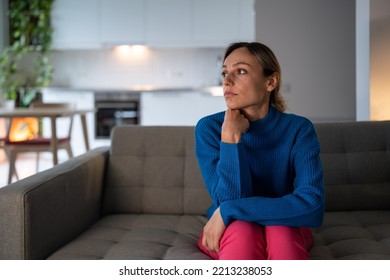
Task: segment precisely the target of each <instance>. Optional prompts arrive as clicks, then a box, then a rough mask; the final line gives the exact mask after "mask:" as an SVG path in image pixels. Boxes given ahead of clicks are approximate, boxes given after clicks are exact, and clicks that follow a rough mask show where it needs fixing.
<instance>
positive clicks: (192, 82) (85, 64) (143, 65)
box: [52, 47, 224, 88]
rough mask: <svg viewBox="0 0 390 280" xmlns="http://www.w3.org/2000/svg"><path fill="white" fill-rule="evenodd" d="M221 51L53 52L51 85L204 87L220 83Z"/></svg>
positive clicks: (106, 50)
mask: <svg viewBox="0 0 390 280" xmlns="http://www.w3.org/2000/svg"><path fill="white" fill-rule="evenodd" d="M223 52H224V50H223V49H219V48H214V49H213V48H210V49H201V48H199V49H197V48H194V49H192V48H188V49H184V48H183V49H182V48H177V49H150V48H140V47H135V48H134V47H133V48H129V47H122V48H107V49H99V50H66V51H55V52H54V53H53V55H52V64H53V66H54V68H55V73H54V78H53V82H52V86H61V87H63V86H65V87H76V88H125V87H131V86H157V87H204V86H214V85H217V84H218V83H219V80H220V79H219V75H220V67H221V65H220V64H221V56H222V55H223Z"/></svg>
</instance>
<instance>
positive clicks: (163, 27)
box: [146, 0, 192, 46]
mask: <svg viewBox="0 0 390 280" xmlns="http://www.w3.org/2000/svg"><path fill="white" fill-rule="evenodd" d="M146 3H147V8H146V10H147V17H146V42H147V44H148V45H152V46H156V45H157V46H175V45H185V44H189V43H190V42H191V26H192V22H191V19H192V17H191V4H192V0H147V1H146Z"/></svg>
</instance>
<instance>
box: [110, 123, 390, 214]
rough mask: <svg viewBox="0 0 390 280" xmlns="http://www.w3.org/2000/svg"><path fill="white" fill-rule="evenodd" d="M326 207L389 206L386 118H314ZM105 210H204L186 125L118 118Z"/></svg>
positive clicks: (202, 188) (203, 193)
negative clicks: (143, 123) (318, 120)
mask: <svg viewBox="0 0 390 280" xmlns="http://www.w3.org/2000/svg"><path fill="white" fill-rule="evenodd" d="M314 127H315V129H316V132H317V135H318V138H319V142H320V146H321V160H322V165H323V169H324V181H325V192H326V210H327V211H339V210H369V209H375V210H378V209H390V122H389V121H378V122H340V123H337V122H335V123H315V124H314ZM111 138H112V142H111V151H110V158H109V164H108V170H107V176H106V179H107V181H106V187H105V194H104V203H103V212H104V213H106V214H107V213H145V214H147V213H150V214H205V212H206V209H207V208H208V206H210V205H211V200H210V198H209V195H208V193H207V191H206V187H205V185H204V182H203V180H202V176H201V173H200V169H199V166H198V163H197V160H196V157H195V153H194V128H193V127H178V126H173V127H166V126H165V127H163V126H156V127H152V126H143V127H142V126H120V127H116V128H115V129H114V130H113V132H112V135H111Z"/></svg>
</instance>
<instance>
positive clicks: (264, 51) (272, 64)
mask: <svg viewBox="0 0 390 280" xmlns="http://www.w3.org/2000/svg"><path fill="white" fill-rule="evenodd" d="M239 48H246V49H247V50H248V51H249V52H250V53H251V54H252V55H254V56H255V57H256V59H257V60H258V61H259V63H260V65H261V66H262V67H263V74H264V76H265V77H269V76H271V75H272V74H274V73H276V74H277V76H278V83H277V85H276V87H275V89H274V90H273V91H272V92H271V96H270V104H271V105H272V106H274V107H275V108H276V109H278V110H279V111H281V112H284V111H285V110H286V103H285V101H284V99H283V97H282V95H281V93H280V92H279V90H280V85H281V82H282V72H281V69H280V65H279V62H278V60H277V58H276V56H275V54H274V53H273V51H272V50H271V49H270V48H269V47H267V46H266V45H264V44H261V43H258V42H239V43H233V44H231V45H229V46H228V47H227V49H226V51H225V56H224V59H223V60H224V61H225V59H226V58H227V57H228V56H229V55H230V54H231V53H232V52H233V51H234V50H236V49H239Z"/></svg>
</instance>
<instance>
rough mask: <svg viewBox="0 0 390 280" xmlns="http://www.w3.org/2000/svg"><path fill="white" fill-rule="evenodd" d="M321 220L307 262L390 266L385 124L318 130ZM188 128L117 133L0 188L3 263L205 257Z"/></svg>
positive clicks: (389, 126) (389, 133)
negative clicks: (103, 144) (388, 262)
mask: <svg viewBox="0 0 390 280" xmlns="http://www.w3.org/2000/svg"><path fill="white" fill-rule="evenodd" d="M315 129H316V131H317V134H318V137H319V141H320V145H321V159H322V162H323V168H324V179H325V191H326V213H325V219H324V223H323V225H322V226H321V227H319V228H315V229H312V231H313V237H314V243H313V247H312V249H311V251H310V255H311V258H312V259H390V122H350V123H321V124H320V123H319V124H315ZM193 136H194V135H193V127H137V126H124V127H117V128H116V129H115V130H114V132H113V134H112V144H111V147H110V150H109V151H108V150H107V149H105V148H99V149H95V150H93V151H90V152H88V153H86V154H85V155H82V156H79V157H77V158H74V159H72V160H69V161H68V162H65V163H63V164H60V165H57V166H55V167H53V168H51V169H49V170H47V171H44V172H41V173H38V174H36V175H34V176H32V177H30V178H27V179H24V180H20V181H18V182H15V183H13V184H11V185H9V186H7V187H4V188H1V189H0V225H1V226H0V259H43V258H49V259H208V257H207V256H205V255H204V254H202V253H201V252H199V250H198V249H197V246H196V244H197V240H198V236H199V234H200V232H201V229H202V227H203V226H204V224H205V222H206V218H205V216H204V214H205V211H206V208H207V207H208V206H209V204H210V199H209V197H208V195H207V192H206V189H205V187H204V184H203V181H202V178H201V174H200V171H199V168H198V165H197V162H196V158H195V156H194V137H193Z"/></svg>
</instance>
